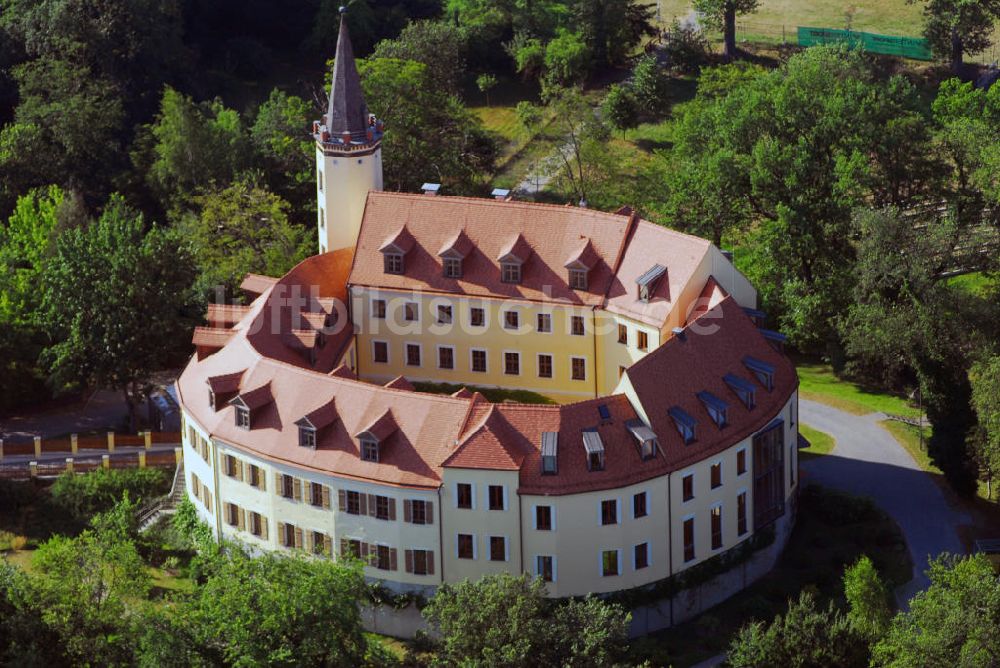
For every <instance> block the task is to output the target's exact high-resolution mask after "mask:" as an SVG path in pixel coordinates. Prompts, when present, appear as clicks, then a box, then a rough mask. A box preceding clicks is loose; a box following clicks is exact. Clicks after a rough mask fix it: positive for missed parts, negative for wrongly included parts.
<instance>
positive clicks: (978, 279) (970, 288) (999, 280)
mask: <svg viewBox="0 0 1000 668" xmlns="http://www.w3.org/2000/svg"><path fill="white" fill-rule="evenodd" d="M948 285H950V286H952V287H956V288H960V289H962V290H964V291H966V292H968V293H969V294H970V295H975V296H977V297H989V296H990V295H991V294H993V293H994V292H996V291H997V289H998V288H1000V275H992V276H990V275H987V274H983V273H982V272H976V273H974V274H964V275H962V276H954V277H952V278H949V279H948Z"/></svg>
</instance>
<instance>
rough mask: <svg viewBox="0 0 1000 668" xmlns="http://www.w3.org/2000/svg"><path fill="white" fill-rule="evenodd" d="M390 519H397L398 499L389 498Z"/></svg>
mask: <svg viewBox="0 0 1000 668" xmlns="http://www.w3.org/2000/svg"><path fill="white" fill-rule="evenodd" d="M389 520H390V521H393V522H395V521H396V499H389Z"/></svg>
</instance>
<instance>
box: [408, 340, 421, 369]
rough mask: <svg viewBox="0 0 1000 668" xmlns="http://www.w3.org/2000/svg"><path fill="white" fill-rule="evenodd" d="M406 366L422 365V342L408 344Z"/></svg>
mask: <svg viewBox="0 0 1000 668" xmlns="http://www.w3.org/2000/svg"><path fill="white" fill-rule="evenodd" d="M406 366H420V344H419V343H407V344H406Z"/></svg>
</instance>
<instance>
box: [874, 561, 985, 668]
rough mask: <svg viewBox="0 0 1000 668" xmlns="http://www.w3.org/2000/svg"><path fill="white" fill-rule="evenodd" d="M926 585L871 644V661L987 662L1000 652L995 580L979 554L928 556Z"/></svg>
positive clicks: (896, 665)
mask: <svg viewBox="0 0 1000 668" xmlns="http://www.w3.org/2000/svg"><path fill="white" fill-rule="evenodd" d="M927 575H928V576H929V577H930V580H931V585H930V587H928V588H927V589H926V590H925V591H922V592H919V593H918V594H916V595H915V596H914V597H913V598H912V599H910V605H909V610H907V611H905V612H900V613H898V614H897V615H896V616H895V617H894V618H893V620H892V624H891V625H890V627H889V630H888V632H887V633H886V635H885V636H884V637H883V638H882V639H881V640H880V641H879V642H878V643H877V644H876V645H875V648H874V650H873V654H872V659H873V665H879V666H887V667H888V668H904V667H908V666H928V667H940V668H944V667H945V666H991V665H995V663H996V658H997V657H998V656H1000V635H998V634H997V629H998V628H1000V579H998V578H997V575H996V572H995V571H994V570H993V566H992V565H991V564H990V561H989V560H988V559H987V557H986V556H985V555H981V554H980V555H975V556H971V557H953V556H948V555H942V556H940V557H938V558H937V559H935V560H933V561H932V562H931V564H930V570H929V571H928V572H927Z"/></svg>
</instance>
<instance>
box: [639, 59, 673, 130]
mask: <svg viewBox="0 0 1000 668" xmlns="http://www.w3.org/2000/svg"><path fill="white" fill-rule="evenodd" d="M668 86H669V82H668V79H667V76H666V73H665V72H664V71H663V68H661V67H660V64H659V63H658V62H657V61H656V57H655V56H643V57H642V58H640V59H639V61H638V62H636V64H635V67H634V68H633V69H632V91H633V93H634V94H635V100H636V104H637V105H638V106H639V110H640V111H641V112H642V113H644V114H647V115H649V116H654V117H655V116H660V115H662V114H663V113H664V112H665V111H666V110H665V108H664V107H665V106H666V103H667V95H668V93H667V88H668Z"/></svg>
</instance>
